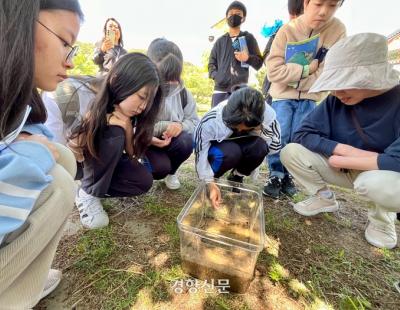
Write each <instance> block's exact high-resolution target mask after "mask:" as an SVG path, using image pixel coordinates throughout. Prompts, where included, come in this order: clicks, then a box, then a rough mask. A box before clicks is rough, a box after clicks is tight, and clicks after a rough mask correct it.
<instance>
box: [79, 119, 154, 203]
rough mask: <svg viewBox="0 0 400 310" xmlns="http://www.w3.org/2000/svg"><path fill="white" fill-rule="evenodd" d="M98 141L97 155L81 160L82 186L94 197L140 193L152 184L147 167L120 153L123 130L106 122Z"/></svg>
mask: <svg viewBox="0 0 400 310" xmlns="http://www.w3.org/2000/svg"><path fill="white" fill-rule="evenodd" d="M99 140H100V141H99V142H98V145H99V149H98V154H97V155H98V157H99V159H95V158H87V159H86V160H85V161H84V163H83V178H82V189H83V190H84V191H85V192H86V193H88V194H90V195H93V196H96V197H130V196H137V195H141V194H144V193H146V192H148V191H149V189H150V188H151V186H152V184H153V177H152V175H151V173H150V172H149V171H148V169H147V168H146V167H145V166H144V165H142V164H141V163H139V162H138V161H137V160H136V159H130V158H129V157H128V156H127V155H126V154H124V153H123V150H124V146H125V132H124V130H123V129H122V128H121V127H118V126H108V127H107V129H106V130H105V132H104V134H103V136H102V137H101V138H100V139H99Z"/></svg>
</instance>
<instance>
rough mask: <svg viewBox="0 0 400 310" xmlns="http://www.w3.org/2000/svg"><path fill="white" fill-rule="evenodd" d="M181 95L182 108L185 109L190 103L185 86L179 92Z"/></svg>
mask: <svg viewBox="0 0 400 310" xmlns="http://www.w3.org/2000/svg"><path fill="white" fill-rule="evenodd" d="M179 96H180V97H181V105H182V110H185V108H186V106H187V104H188V98H187V92H186V88H185V87H184V88H182V90H181V91H180V92H179Z"/></svg>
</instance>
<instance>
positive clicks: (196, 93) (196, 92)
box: [182, 62, 214, 115]
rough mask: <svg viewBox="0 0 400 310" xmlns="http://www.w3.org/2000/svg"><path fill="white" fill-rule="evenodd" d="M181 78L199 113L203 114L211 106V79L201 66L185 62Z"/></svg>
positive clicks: (212, 84)
mask: <svg viewBox="0 0 400 310" xmlns="http://www.w3.org/2000/svg"><path fill="white" fill-rule="evenodd" d="M182 80H183V81H184V82H185V86H186V88H187V89H189V90H190V91H191V93H192V94H193V97H194V99H195V100H196V103H197V108H198V112H199V114H200V115H202V114H204V113H205V112H206V111H208V110H209V109H210V107H211V96H212V92H213V88H214V83H213V81H212V80H211V79H209V78H208V72H207V71H206V70H204V68H202V67H199V66H195V65H193V64H191V63H188V62H185V63H184V66H183V73H182Z"/></svg>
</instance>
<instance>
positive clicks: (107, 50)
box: [93, 17, 126, 75]
mask: <svg viewBox="0 0 400 310" xmlns="http://www.w3.org/2000/svg"><path fill="white" fill-rule="evenodd" d="M103 35H104V36H103V39H102V40H101V41H99V42H97V43H96V49H95V52H94V57H93V61H94V63H95V64H96V65H98V66H99V69H100V74H101V75H102V74H105V73H107V72H108V71H110V69H111V67H112V66H113V64H114V63H115V62H116V61H117V60H118V59H119V58H120V57H121V56H123V55H125V54H126V50H125V49H124V42H123V40H122V30H121V25H120V24H119V22H118V21H117V20H116V19H115V18H113V17H110V18H108V19H107V20H106V22H105V24H104V28H103Z"/></svg>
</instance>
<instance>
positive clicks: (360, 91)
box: [281, 33, 400, 249]
mask: <svg viewBox="0 0 400 310" xmlns="http://www.w3.org/2000/svg"><path fill="white" fill-rule="evenodd" d="M327 90H328V91H331V95H330V96H329V97H328V98H327V99H326V100H325V102H323V103H321V104H320V105H319V106H318V107H317V108H316V109H315V110H314V111H313V112H311V113H310V114H309V116H308V117H307V118H306V119H305V120H304V122H303V123H302V126H301V127H300V129H299V130H298V131H297V132H296V134H295V137H294V142H295V143H292V144H288V145H287V146H286V147H285V148H284V149H283V150H282V152H281V160H282V163H283V164H284V165H285V167H286V168H287V169H288V170H289V171H290V173H291V174H292V175H293V176H294V177H295V179H296V181H297V182H298V183H300V185H302V186H303V187H305V188H306V190H307V191H308V192H309V193H310V194H311V195H312V196H311V198H309V199H307V200H305V201H302V202H299V203H297V204H295V205H294V210H295V211H296V212H297V213H300V214H302V215H305V216H312V215H316V214H318V213H321V212H334V211H336V210H338V208H339V205H338V202H337V200H336V199H335V194H334V193H333V192H332V191H331V190H330V189H329V188H328V187H327V184H334V185H337V186H340V187H346V188H354V190H355V192H356V193H357V194H358V195H360V196H362V197H364V198H367V199H368V200H370V201H371V202H373V204H371V208H370V209H369V210H368V225H367V227H366V230H365V238H366V239H367V241H368V242H369V243H370V244H372V245H374V246H376V247H379V248H388V249H391V248H394V247H395V246H396V243H397V235H396V230H395V225H394V222H395V217H396V214H395V212H399V211H400V199H399V197H400V85H399V73H398V72H397V71H395V70H393V68H392V66H391V65H390V64H389V63H388V48H387V41H386V38H385V37H384V36H381V35H378V34H373V33H365V34H358V35H355V36H351V37H348V38H345V39H342V40H341V41H339V42H338V43H336V44H335V45H334V46H333V47H332V48H331V49H330V50H329V52H328V54H327V56H326V59H325V67H324V69H323V72H322V75H321V76H320V77H319V79H318V80H317V81H316V82H315V84H314V85H313V86H312V88H311V90H310V91H311V92H319V91H327Z"/></svg>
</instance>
